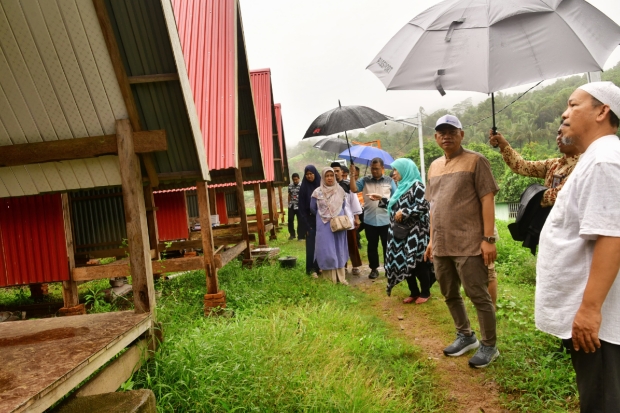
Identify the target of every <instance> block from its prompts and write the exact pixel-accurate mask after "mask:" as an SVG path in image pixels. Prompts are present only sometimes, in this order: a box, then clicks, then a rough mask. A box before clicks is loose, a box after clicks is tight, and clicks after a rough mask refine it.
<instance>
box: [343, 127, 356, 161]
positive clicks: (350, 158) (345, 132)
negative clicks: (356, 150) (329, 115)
mask: <svg viewBox="0 0 620 413" xmlns="http://www.w3.org/2000/svg"><path fill="white" fill-rule="evenodd" d="M344 137H345V138H346V140H347V149H348V150H349V162H351V165H354V163H353V157H352V156H351V145H349V136H348V135H347V131H344Z"/></svg>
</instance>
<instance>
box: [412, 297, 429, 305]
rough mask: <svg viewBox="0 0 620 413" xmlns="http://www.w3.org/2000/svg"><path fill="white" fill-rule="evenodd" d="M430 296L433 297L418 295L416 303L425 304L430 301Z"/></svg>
mask: <svg viewBox="0 0 620 413" xmlns="http://www.w3.org/2000/svg"><path fill="white" fill-rule="evenodd" d="M429 298H431V297H426V298H425V297H418V298H417V299H416V300H415V303H416V304H424V303H425V302H427V301H428V299H429Z"/></svg>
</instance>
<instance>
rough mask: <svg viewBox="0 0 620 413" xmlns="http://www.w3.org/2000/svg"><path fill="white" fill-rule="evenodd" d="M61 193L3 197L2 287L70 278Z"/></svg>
mask: <svg viewBox="0 0 620 413" xmlns="http://www.w3.org/2000/svg"><path fill="white" fill-rule="evenodd" d="M64 231H65V230H64V221H63V215H62V201H61V198H60V194H53V195H35V196H26V197H19V198H3V199H0V246H1V249H0V287H6V286H9V285H22V284H36V283H43V282H53V281H66V280H68V279H69V262H68V259H67V248H66V243H65V232H64Z"/></svg>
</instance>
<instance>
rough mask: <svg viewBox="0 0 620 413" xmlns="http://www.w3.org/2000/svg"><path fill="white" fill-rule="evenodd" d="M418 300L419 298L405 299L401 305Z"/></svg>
mask: <svg viewBox="0 0 620 413" xmlns="http://www.w3.org/2000/svg"><path fill="white" fill-rule="evenodd" d="M419 298H420V297H407V298H405V299H404V300H403V304H411V303H412V302H414V301H416V300H417V299H419Z"/></svg>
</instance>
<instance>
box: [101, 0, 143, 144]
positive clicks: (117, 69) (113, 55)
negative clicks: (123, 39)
mask: <svg viewBox="0 0 620 413" xmlns="http://www.w3.org/2000/svg"><path fill="white" fill-rule="evenodd" d="M93 5H94V6H95V11H96V13H97V19H98V20H99V26H101V31H102V32H103V38H104V40H105V44H106V46H107V48H108V52H109V54H110V59H111V60H112V67H113V68H114V74H115V75H116V80H117V81H118V86H119V87H120V89H121V94H122V95H123V100H124V101H125V106H126V107H127V114H128V115H129V120H130V121H131V127H132V128H133V130H134V131H136V132H137V131H140V130H142V126H141V125H140V117H139V115H138V108H137V107H136V102H135V100H134V98H133V93H132V91H131V86H130V85H129V79H127V73H126V72H125V67H124V66H123V60H122V59H121V54H120V51H119V48H118V44H117V43H116V37H115V36H114V30H113V29H112V24H111V23H110V17H109V16H108V11H107V9H106V6H105V0H93Z"/></svg>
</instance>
